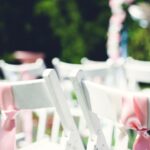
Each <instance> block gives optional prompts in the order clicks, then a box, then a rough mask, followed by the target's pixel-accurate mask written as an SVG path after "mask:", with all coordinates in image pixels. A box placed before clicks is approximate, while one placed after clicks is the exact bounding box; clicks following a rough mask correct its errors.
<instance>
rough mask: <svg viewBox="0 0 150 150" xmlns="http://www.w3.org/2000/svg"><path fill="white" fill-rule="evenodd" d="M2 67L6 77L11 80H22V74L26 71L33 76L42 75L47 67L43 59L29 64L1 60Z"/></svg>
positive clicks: (0, 65)
mask: <svg viewBox="0 0 150 150" xmlns="http://www.w3.org/2000/svg"><path fill="white" fill-rule="evenodd" d="M0 67H1V69H2V72H3V74H4V77H5V79H7V80H9V81H16V80H22V77H21V74H22V73H24V72H26V73H28V74H29V75H31V76H33V77H38V76H41V75H42V73H43V70H44V69H45V68H46V66H45V63H44V61H43V60H42V59H37V60H36V62H35V63H29V64H20V65H15V64H9V63H6V62H5V61H4V60H1V61H0Z"/></svg>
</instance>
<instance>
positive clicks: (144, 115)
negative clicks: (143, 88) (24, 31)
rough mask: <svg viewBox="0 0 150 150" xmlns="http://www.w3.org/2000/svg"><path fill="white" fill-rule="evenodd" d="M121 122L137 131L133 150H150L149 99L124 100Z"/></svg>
mask: <svg viewBox="0 0 150 150" xmlns="http://www.w3.org/2000/svg"><path fill="white" fill-rule="evenodd" d="M122 104H123V107H122V115H121V122H122V123H123V124H124V125H125V126H126V127H127V128H130V129H133V130H135V131H137V133H138V137H137V138H136V140H135V142H134V145H133V150H150V136H149V135H148V133H147V131H148V99H147V98H143V97H142V98H141V97H134V98H132V99H130V98H123V100H122Z"/></svg>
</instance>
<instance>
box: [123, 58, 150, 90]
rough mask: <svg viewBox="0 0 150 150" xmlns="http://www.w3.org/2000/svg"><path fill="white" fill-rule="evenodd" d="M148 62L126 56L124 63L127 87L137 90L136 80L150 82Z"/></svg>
mask: <svg viewBox="0 0 150 150" xmlns="http://www.w3.org/2000/svg"><path fill="white" fill-rule="evenodd" d="M149 68H150V62H149V61H141V60H135V59H133V58H128V59H127V61H126V63H125V65H124V69H125V73H126V78H127V80H128V84H129V89H131V90H139V86H138V82H142V83H150V69H149Z"/></svg>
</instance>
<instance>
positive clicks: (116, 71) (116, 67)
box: [81, 57, 127, 89]
mask: <svg viewBox="0 0 150 150" xmlns="http://www.w3.org/2000/svg"><path fill="white" fill-rule="evenodd" d="M124 62H125V60H124V59H123V58H120V59H118V60H116V61H114V60H112V59H111V58H109V59H107V60H106V61H95V60H90V59H88V58H86V57H84V58H82V59H81V63H82V64H84V65H92V66H99V67H106V66H107V67H109V70H108V74H107V77H106V78H107V79H106V81H105V84H107V85H109V86H112V87H114V86H115V87H118V88H121V89H127V81H126V77H125V71H124V68H123V65H124ZM118 79H119V80H118Z"/></svg>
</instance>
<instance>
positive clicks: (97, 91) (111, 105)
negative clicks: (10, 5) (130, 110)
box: [72, 71, 149, 150]
mask: <svg viewBox="0 0 150 150" xmlns="http://www.w3.org/2000/svg"><path fill="white" fill-rule="evenodd" d="M72 81H73V83H74V87H75V89H76V92H77V94H78V99H79V103H80V105H81V107H82V110H83V113H84V116H85V118H86V122H87V124H88V126H89V129H90V133H91V135H93V137H94V138H92V136H91V137H90V140H89V142H88V148H89V149H94V147H97V146H100V147H99V149H100V150H101V149H103V147H102V145H104V146H105V149H110V147H109V145H107V144H106V142H105V141H107V139H108V138H109V137H108V136H104V135H105V134H104V135H103V132H102V129H103V124H102V123H103V119H108V120H110V121H111V122H112V123H113V124H114V125H115V126H116V127H117V128H118V129H119V132H120V133H122V131H123V129H124V131H125V129H126V128H125V127H123V125H122V124H120V122H119V118H120V115H121V110H122V105H121V103H122V98H123V97H130V98H131V99H133V97H134V96H143V97H149V95H148V94H147V95H146V94H143V93H136V92H129V91H126V90H121V89H117V88H113V87H108V86H106V85H101V84H96V83H94V82H91V81H89V80H87V79H86V78H85V77H84V72H83V71H80V72H78V73H77V74H76V76H75V75H74V76H73V78H72ZM95 118H97V119H95ZM97 120H99V123H98V121H97ZM148 126H149V122H148ZM116 138H118V140H119V137H116ZM91 139H93V140H91ZM97 139H101V140H100V141H99V140H97ZM125 140H126V141H125V142H124V143H125V145H124V147H122V149H128V147H127V146H128V145H127V138H126V139H125ZM119 146H121V145H120V143H117V144H116V149H117V148H118V147H119ZM108 147H109V148H108ZM117 150H118V149H117Z"/></svg>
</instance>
